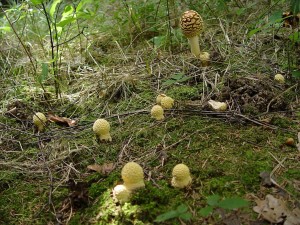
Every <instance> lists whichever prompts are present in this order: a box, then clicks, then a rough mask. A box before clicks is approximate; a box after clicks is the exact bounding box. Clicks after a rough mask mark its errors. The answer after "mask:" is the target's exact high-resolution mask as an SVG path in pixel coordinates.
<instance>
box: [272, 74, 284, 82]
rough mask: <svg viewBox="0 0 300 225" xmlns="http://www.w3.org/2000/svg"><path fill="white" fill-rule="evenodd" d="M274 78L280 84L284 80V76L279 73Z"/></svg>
mask: <svg viewBox="0 0 300 225" xmlns="http://www.w3.org/2000/svg"><path fill="white" fill-rule="evenodd" d="M274 80H275V81H277V82H278V83H280V84H284V82H285V79H284V76H282V75H281V74H280V73H278V74H276V75H275V76H274Z"/></svg>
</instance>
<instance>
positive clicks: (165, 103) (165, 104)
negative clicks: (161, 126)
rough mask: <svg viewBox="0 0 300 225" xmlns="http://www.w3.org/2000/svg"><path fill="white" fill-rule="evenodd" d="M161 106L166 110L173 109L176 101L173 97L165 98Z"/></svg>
mask: <svg viewBox="0 0 300 225" xmlns="http://www.w3.org/2000/svg"><path fill="white" fill-rule="evenodd" d="M160 103H161V106H162V107H163V108H164V109H171V108H172V107H173V105H174V99H173V98H171V97H168V96H166V97H164V98H162V99H161V102H160Z"/></svg>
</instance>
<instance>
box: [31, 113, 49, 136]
mask: <svg viewBox="0 0 300 225" xmlns="http://www.w3.org/2000/svg"><path fill="white" fill-rule="evenodd" d="M32 119H33V124H34V125H35V127H36V128H37V130H38V131H39V132H42V131H43V130H44V129H45V124H46V122H47V118H46V116H45V115H44V114H43V113H41V112H37V113H35V114H34V115H33V118H32Z"/></svg>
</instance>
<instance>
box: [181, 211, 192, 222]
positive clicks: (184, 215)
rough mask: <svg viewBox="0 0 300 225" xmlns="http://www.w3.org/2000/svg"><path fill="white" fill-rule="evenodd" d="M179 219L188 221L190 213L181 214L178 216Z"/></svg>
mask: <svg viewBox="0 0 300 225" xmlns="http://www.w3.org/2000/svg"><path fill="white" fill-rule="evenodd" d="M178 217H179V218H180V219H183V220H185V221H188V220H190V219H191V218H192V213H190V212H186V213H182V214H180V215H179V216H178Z"/></svg>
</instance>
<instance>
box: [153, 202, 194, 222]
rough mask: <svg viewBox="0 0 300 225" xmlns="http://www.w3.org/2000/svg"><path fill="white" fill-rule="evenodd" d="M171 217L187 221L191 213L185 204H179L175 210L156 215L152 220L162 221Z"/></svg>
mask: <svg viewBox="0 0 300 225" xmlns="http://www.w3.org/2000/svg"><path fill="white" fill-rule="evenodd" d="M173 218H180V219H182V220H184V221H188V220H190V219H191V218H192V214H191V213H190V212H189V211H188V207H187V205H185V204H181V205H179V206H178V207H177V208H176V209H175V210H171V211H169V212H166V213H163V214H160V215H159V216H157V217H156V219H155V220H154V222H164V221H166V220H170V219H173Z"/></svg>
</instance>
